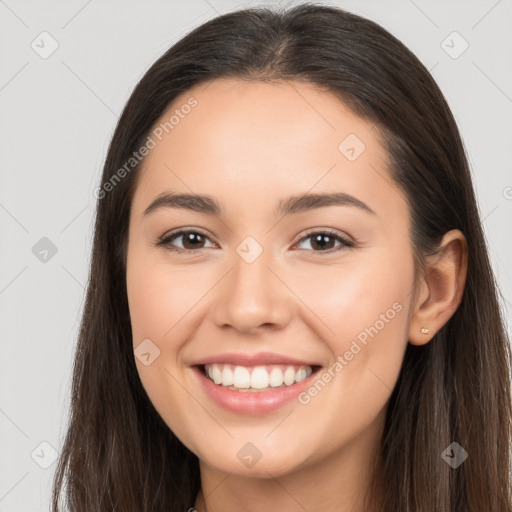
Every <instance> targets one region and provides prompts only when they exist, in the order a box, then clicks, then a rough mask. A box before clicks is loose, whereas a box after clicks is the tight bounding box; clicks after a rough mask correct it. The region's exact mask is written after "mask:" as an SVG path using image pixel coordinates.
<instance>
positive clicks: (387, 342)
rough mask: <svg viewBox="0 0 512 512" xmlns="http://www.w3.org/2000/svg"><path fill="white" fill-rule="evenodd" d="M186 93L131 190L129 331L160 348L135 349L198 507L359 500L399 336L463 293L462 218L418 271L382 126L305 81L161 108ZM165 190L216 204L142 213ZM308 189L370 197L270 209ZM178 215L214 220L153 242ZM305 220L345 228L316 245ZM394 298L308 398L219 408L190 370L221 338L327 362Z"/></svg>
mask: <svg viewBox="0 0 512 512" xmlns="http://www.w3.org/2000/svg"><path fill="white" fill-rule="evenodd" d="M191 96H194V98H196V99H197V101H198V104H197V106H196V107H195V108H193V109H192V110H191V111H190V113H189V114H187V115H186V116H185V117H184V118H183V119H180V122H179V124H177V125H176V126H175V127H174V129H173V130H172V131H170V132H169V133H168V134H167V135H166V136H165V137H163V138H162V141H160V142H158V144H157V145H156V147H155V148H154V149H152V150H151V151H150V153H149V155H148V156H147V157H146V159H145V162H144V165H143V168H142V171H141V175H140V176H139V181H138V184H137V188H136V190H135V194H134V197H133V202H132V207H131V214H130V226H129V243H128V252H127V292H128V300H129V306H130V315H131V322H132V331H133V346H134V348H136V347H137V346H138V345H139V344H140V343H141V342H142V340H144V339H147V338H149V339H150V340H151V341H152V342H153V343H154V344H155V345H156V346H157V347H158V348H159V350H160V355H159V357H158V358H156V359H155V360H154V362H153V363H152V364H150V365H148V366H146V365H143V364H142V363H141V362H140V361H139V360H138V359H137V358H136V364H137V369H138V372H139V375H140V379H141V381H142V384H143V386H144V388H145V390H146V392H147V393H148V396H149V398H150V399H151V401H152V403H153V404H154V406H155V408H156V410H157V411H158V412H159V414H160V415H161V416H162V418H163V419H164V421H165V422H166V423H167V425H168V426H169V428H170V429H172V431H173V432H174V433H175V434H176V435H177V436H178V438H179V439H180V440H181V441H182V442H183V443H184V444H185V446H187V447H188V448H189V449H190V450H191V451H193V452H194V453H195V454H196V455H197V456H198V458H199V460H200V470H201V481H202V488H201V491H200V493H199V495H198V497H197V500H196V503H195V504H194V506H195V509H196V510H198V511H199V512H202V511H205V510H207V511H208V512H214V511H226V510H245V511H248V512H251V511H261V510H271V509H275V510H280V511H283V512H292V511H293V512H295V511H303V510H308V511H309V512H314V511H325V510H334V509H335V510H339V511H341V512H348V511H351V512H355V511H362V510H365V509H364V506H363V498H364V493H365V491H366V488H367V485H368V482H369V471H370V468H371V464H372V463H373V462H374V461H378V459H376V455H375V453H376V450H377V449H378V447H379V445H380V439H381V435H382V431H383V425H384V423H383V422H384V418H385V413H386V408H387V403H388V399H389V397H390V395H391V392H392V389H393V387H394V385H395V383H396V380H397V378H398V375H399V371H400V367H401V364H402V360H403V355H404V351H405V349H406V346H407V343H409V342H410V343H413V344H417V345H420V344H424V343H428V342H429V341H430V340H431V339H432V337H433V336H434V334H435V333H436V331H437V330H439V329H440V328H441V327H442V325H443V324H445V323H446V322H447V320H448V319H449V318H450V316H451V315H452V314H453V312H454V311H455V309H456V308H457V306H458V304H459V302H460V298H461V295H462V290H463V287H464V283H465V278H466V267H467V248H466V242H465V239H464V236H463V235H462V234H461V233H460V232H459V231H451V232H449V233H447V234H446V236H445V237H444V239H443V241H442V247H441V251H440V255H439V256H438V257H437V258H436V259H435V260H429V261H427V272H426V274H425V277H424V278H421V276H420V279H419V285H418V286H416V287H415V267H414V261H413V251H412V246H411V239H410V236H409V229H410V215H409V210H408V207H407V203H406V201H405V199H404V196H403V194H402V193H401V192H400V191H399V189H398V188H397V187H396V185H395V184H394V183H393V181H392V179H391V177H390V175H389V173H388V170H387V164H386V161H387V155H386V153H385V151H384V149H383V148H382V146H381V145H380V143H379V139H378V132H377V129H376V127H375V126H373V125H372V124H371V123H368V122H366V121H365V120H363V119H361V118H359V117H358V116H356V115H354V114H353V113H352V112H351V111H350V110H348V108H346V107H345V106H344V104H342V103H341V102H340V101H339V100H338V99H337V98H336V97H335V96H333V95H332V94H331V93H328V92H325V91H323V90H321V89H319V88H318V87H316V86H313V85H311V84H304V83H299V82H280V83H272V84H269V83H257V82H246V81H243V80H239V79H221V80H215V81H213V82H211V83H209V84H207V86H206V87H205V84H204V83H203V84H200V85H198V86H196V87H194V88H193V89H190V90H189V91H187V92H185V93H183V94H182V95H181V96H179V97H178V98H176V100H175V101H174V102H173V105H171V106H169V108H168V110H167V111H166V112H165V113H164V114H163V115H162V117H161V120H162V121H163V120H167V119H168V118H169V116H170V115H171V113H172V111H173V110H174V109H176V108H180V106H181V105H183V104H185V103H186V101H187V99H188V98H190V97H191ZM349 134H356V135H357V137H358V138H359V139H360V140H361V141H363V143H364V144H365V146H366V148H365V150H364V151H363V152H362V153H361V154H360V155H359V156H358V158H356V159H355V160H354V161H349V160H348V159H347V158H346V157H345V155H344V154H342V152H340V150H339V149H338V145H339V144H340V142H341V141H343V140H344V139H345V137H347V136H348V135H349ZM166 191H173V192H176V193H197V194H208V195H211V196H214V197H215V198H216V199H217V201H218V202H219V204H220V205H221V207H222V209H223V210H224V213H223V215H222V216H221V217H219V218H217V217H212V216H209V215H206V214H204V213H199V212H194V211H190V210H184V209H177V208H162V209H159V210H156V211H154V212H153V213H151V214H150V215H147V216H144V215H143V212H144V210H145V209H146V208H147V207H148V205H149V204H150V203H151V202H152V201H153V200H154V199H155V197H157V196H158V195H159V194H161V193H162V192H166ZM307 192H309V193H324V192H345V193H347V194H350V195H352V196H354V197H356V198H357V199H358V200H360V201H362V202H364V203H365V204H366V205H367V206H368V207H370V208H371V209H372V210H373V211H374V212H375V214H374V215H372V214H370V213H368V212H366V211H364V210H363V209H360V208H357V207H354V206H350V205H344V206H337V205H335V206H329V207H323V208H317V209H314V210H311V211H305V212H301V213H297V214H294V215H290V216H288V217H276V216H275V214H274V210H275V207H276V206H277V204H278V203H279V201H280V200H282V199H284V198H287V197H289V196H295V195H299V194H302V193H307ZM177 228H188V229H190V230H194V229H196V230H197V229H198V230H200V231H201V232H202V234H204V235H205V236H206V238H204V237H203V239H202V240H203V242H202V243H199V244H198V245H195V246H194V245H192V244H186V241H185V238H184V237H177V238H175V239H174V240H173V242H172V244H174V246H175V247H178V248H184V247H186V248H189V249H190V248H193V247H199V249H193V250H195V251H196V253H194V254H187V253H184V254H178V253H175V252H172V251H170V250H169V249H168V248H166V247H164V246H157V245H156V244H157V242H158V240H159V239H160V238H163V237H164V235H168V234H169V233H170V232H171V231H173V230H176V229H177ZM310 228H315V230H316V231H320V232H323V231H325V229H328V228H331V229H332V230H335V231H336V234H337V235H338V234H339V235H341V236H343V237H345V238H347V239H349V240H351V241H353V243H354V245H353V247H344V246H342V245H341V244H340V242H339V241H338V240H337V239H335V238H334V239H331V238H329V239H327V241H328V242H329V245H327V247H326V249H322V247H321V246H318V245H316V244H315V242H314V237H311V236H310V237H309V238H304V237H305V236H307V233H306V230H308V229H310ZM316 228H318V229H316ZM249 235H250V236H252V237H253V238H254V239H256V240H257V242H258V243H259V244H260V246H261V247H262V248H263V253H262V254H261V255H260V256H259V257H258V258H257V259H256V261H254V262H253V263H251V264H249V263H247V262H246V261H245V260H244V259H242V258H241V257H240V256H239V255H238V253H237V252H236V248H237V247H238V246H239V244H240V243H241V242H242V241H243V240H244V239H245V238H246V237H247V236H249ZM185 244H186V245H185ZM201 247H202V248H201ZM329 250H330V254H324V253H323V252H322V251H324V252H325V251H329ZM396 303H398V304H399V305H400V306H401V310H400V312H397V313H396V315H394V318H393V319H391V320H389V321H388V322H387V323H385V326H384V327H383V328H381V329H380V330H378V334H377V335H375V336H374V337H373V338H369V340H368V343H367V345H366V346H363V348H362V350H361V351H360V352H359V353H358V354H357V355H356V356H354V357H353V359H352V360H350V361H349V362H348V364H347V365H346V366H344V368H343V370H342V371H340V372H338V373H336V377H335V378H333V379H332V380H331V381H330V382H329V383H328V384H327V386H325V388H324V389H323V390H322V391H321V392H320V393H318V394H317V395H316V396H315V397H313V398H312V399H311V401H310V402H309V403H308V404H306V405H303V404H301V403H299V402H298V401H297V400H293V401H291V402H289V403H288V404H286V405H285V406H283V407H281V408H280V409H278V410H276V411H273V412H270V413H265V414H262V415H253V416H246V415H239V414H236V413H233V412H229V411H226V410H223V409H221V408H220V407H219V406H217V405H216V404H215V403H214V402H212V401H211V400H210V399H209V397H208V396H207V395H206V394H205V393H204V391H203V390H202V389H201V388H199V387H198V385H197V377H196V376H195V375H194V374H193V372H192V370H191V368H190V365H191V363H192V362H193V361H196V360H198V359H199V358H204V357H206V356H212V355H215V354H219V353H222V352H242V353H255V352H260V351H270V352H277V353H279V354H288V355H291V356H293V357H296V358H299V359H304V360H307V361H317V362H319V364H321V365H322V366H323V367H324V368H325V369H327V368H329V367H330V366H331V365H333V363H334V362H335V361H336V358H337V356H339V355H342V356H343V354H345V353H346V351H347V350H349V349H350V347H351V343H352V342H353V341H354V340H355V339H356V336H357V335H358V334H359V333H361V332H362V331H364V330H365V328H368V327H370V326H374V325H375V324H376V321H377V320H379V318H381V317H380V315H381V314H385V312H386V311H387V310H389V309H390V308H392V307H393V304H396ZM422 327H426V328H428V329H429V333H428V334H422V333H421V332H420V329H421V328H422ZM248 442H251V443H253V444H254V445H255V446H256V447H257V449H258V450H259V451H260V452H261V454H262V456H261V459H260V460H259V461H258V462H257V463H256V464H254V465H253V466H252V467H250V468H249V467H246V466H245V465H244V464H242V463H241V461H240V460H239V458H238V457H237V452H238V451H239V450H240V449H241V448H242V447H243V446H244V445H245V444H246V443H248ZM379 475H380V473H379V471H378V470H377V482H379ZM192 505H193V504H191V506H192Z"/></svg>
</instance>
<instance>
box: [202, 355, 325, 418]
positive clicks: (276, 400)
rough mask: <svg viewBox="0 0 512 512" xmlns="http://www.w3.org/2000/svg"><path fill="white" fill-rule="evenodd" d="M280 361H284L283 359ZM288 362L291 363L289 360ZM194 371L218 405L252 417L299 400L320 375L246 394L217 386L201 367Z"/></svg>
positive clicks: (315, 373) (314, 374) (312, 375)
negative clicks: (289, 384)
mask: <svg viewBox="0 0 512 512" xmlns="http://www.w3.org/2000/svg"><path fill="white" fill-rule="evenodd" d="M223 361H225V359H223ZM280 361H282V359H281V360H280ZM208 362H209V361H208ZM287 362H289V360H288V361H287ZM274 364H276V363H274ZM293 364H295V363H293ZM192 370H193V372H194V374H195V375H196V376H197V378H198V379H199V381H200V383H201V386H202V388H203V389H204V391H205V392H206V394H207V395H208V396H209V397H210V399H211V400H213V401H214V402H215V403H216V404H217V405H219V406H220V407H222V408H223V409H226V410H228V411H231V412H235V413H237V414H246V415H252V416H254V415H258V414H264V413H266V412H270V411H275V410H276V409H279V408H280V407H282V406H283V405H284V404H286V403H287V402H290V401H292V400H293V399H294V398H297V396H298V395H299V393H302V392H303V391H305V390H306V389H307V388H308V387H309V386H310V385H311V383H312V382H313V379H314V378H317V373H318V371H315V372H313V373H312V374H311V375H310V376H309V377H308V378H306V379H304V380H301V381H300V382H296V383H295V384H293V385H291V386H287V387H282V388H275V389H271V390H269V391H257V392H250V391H247V392H246V391H232V390H230V389H228V388H227V387H224V386H221V385H218V384H215V383H214V382H212V381H211V380H210V379H209V378H208V377H206V376H205V374H204V372H203V369H202V367H200V366H194V367H192Z"/></svg>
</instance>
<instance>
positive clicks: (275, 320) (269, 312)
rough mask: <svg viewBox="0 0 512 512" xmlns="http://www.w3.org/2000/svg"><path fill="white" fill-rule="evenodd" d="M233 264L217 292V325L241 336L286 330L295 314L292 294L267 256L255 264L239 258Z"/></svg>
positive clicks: (263, 256)
mask: <svg viewBox="0 0 512 512" xmlns="http://www.w3.org/2000/svg"><path fill="white" fill-rule="evenodd" d="M233 261H234V264H233V267H232V268H231V270H230V271H229V272H228V273H227V275H226V276H225V277H224V279H223V283H219V284H220V286H219V287H218V290H217V295H216V298H215V305H214V306H213V307H214V320H215V322H216V324H217V325H218V326H219V327H221V328H223V329H225V328H226V326H231V327H233V328H234V329H236V330H237V331H239V332H241V333H253V332H256V331H257V330H258V329H260V330H261V329H262V328H265V329H269V330H277V329H282V328H284V327H285V326H286V324H287V323H288V322H289V321H290V318H291V316H292V314H293V293H292V292H291V291H290V290H289V288H288V287H287V286H286V284H285V282H284V280H283V279H282V278H281V277H280V276H279V275H278V272H277V271H276V270H274V269H273V268H271V266H269V263H270V262H269V258H267V257H266V253H265V252H263V253H262V254H261V255H260V256H259V257H258V258H257V259H256V260H255V261H253V262H252V263H248V262H246V261H244V259H242V258H240V257H239V256H238V255H236V257H235V258H234V260H233Z"/></svg>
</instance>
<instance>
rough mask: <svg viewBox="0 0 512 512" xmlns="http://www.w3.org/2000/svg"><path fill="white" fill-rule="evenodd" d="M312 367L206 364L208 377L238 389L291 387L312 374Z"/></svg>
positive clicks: (216, 382)
mask: <svg viewBox="0 0 512 512" xmlns="http://www.w3.org/2000/svg"><path fill="white" fill-rule="evenodd" d="M312 371H313V370H312V368H311V366H297V367H295V366H292V365H281V364H276V365H268V366H236V365H232V364H217V363H214V364H206V365H205V372H206V374H207V376H208V377H209V378H210V379H211V380H213V382H215V384H221V385H222V386H233V387H235V388H237V389H249V388H253V389H265V388H268V387H269V386H270V387H273V388H277V387H279V386H282V385H283V384H284V385H286V386H291V385H292V384H295V382H300V381H301V380H304V379H305V378H306V377H309V376H310V375H311V373H312Z"/></svg>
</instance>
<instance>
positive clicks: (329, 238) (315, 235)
mask: <svg viewBox="0 0 512 512" xmlns="http://www.w3.org/2000/svg"><path fill="white" fill-rule="evenodd" d="M309 239H311V242H310V246H311V248H312V249H313V252H329V253H330V252H336V251H337V250H340V249H343V248H345V247H352V246H353V245H354V244H353V243H352V242H350V241H348V240H347V239H345V238H343V237H342V236H341V235H339V234H337V233H336V232H334V231H330V230H327V231H313V232H310V233H308V235H306V236H305V237H303V238H302V239H301V240H300V242H299V243H302V242H303V241H304V240H309ZM336 241H338V242H340V244H339V245H338V249H334V250H333V248H334V247H335V243H336Z"/></svg>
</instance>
